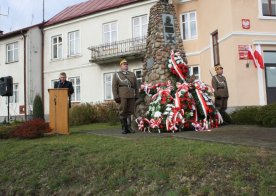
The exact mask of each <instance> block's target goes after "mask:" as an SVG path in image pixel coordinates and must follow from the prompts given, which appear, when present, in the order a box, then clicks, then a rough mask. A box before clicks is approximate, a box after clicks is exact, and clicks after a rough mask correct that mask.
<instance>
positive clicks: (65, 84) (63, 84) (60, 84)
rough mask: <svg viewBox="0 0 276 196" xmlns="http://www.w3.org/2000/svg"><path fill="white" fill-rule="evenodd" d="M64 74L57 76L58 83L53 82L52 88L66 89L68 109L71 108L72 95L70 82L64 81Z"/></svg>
mask: <svg viewBox="0 0 276 196" xmlns="http://www.w3.org/2000/svg"><path fill="white" fill-rule="evenodd" d="M66 78H67V76H66V73H65V72H61V73H60V74H59V81H58V82H55V85H54V88H68V89H69V90H68V98H69V108H71V95H72V94H73V93H74V87H73V85H72V82H70V81H67V80H66Z"/></svg>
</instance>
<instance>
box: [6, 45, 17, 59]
mask: <svg viewBox="0 0 276 196" xmlns="http://www.w3.org/2000/svg"><path fill="white" fill-rule="evenodd" d="M6 59H7V63H12V62H16V61H18V42H14V43H11V44H7V58H6Z"/></svg>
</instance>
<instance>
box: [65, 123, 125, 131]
mask: <svg viewBox="0 0 276 196" xmlns="http://www.w3.org/2000/svg"><path fill="white" fill-rule="evenodd" d="M119 127H120V125H119V124H115V125H109V124H108V123H95V124H88V125H80V126H72V127H70V132H71V133H76V132H82V131H93V130H99V129H115V128H119Z"/></svg>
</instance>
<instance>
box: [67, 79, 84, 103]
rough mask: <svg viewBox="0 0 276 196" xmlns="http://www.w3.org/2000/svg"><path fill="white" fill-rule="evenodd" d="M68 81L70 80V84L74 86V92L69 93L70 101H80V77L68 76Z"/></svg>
mask: <svg viewBox="0 0 276 196" xmlns="http://www.w3.org/2000/svg"><path fill="white" fill-rule="evenodd" d="M68 80H69V81H70V82H72V86H73V88H74V93H73V94H72V95H71V101H75V102H79V101H80V93H81V88H80V77H79V76H77V77H70V78H68Z"/></svg>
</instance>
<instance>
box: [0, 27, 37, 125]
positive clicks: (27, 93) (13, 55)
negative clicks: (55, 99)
mask: <svg viewBox="0 0 276 196" xmlns="http://www.w3.org/2000/svg"><path fill="white" fill-rule="evenodd" d="M41 65H42V33H41V29H40V25H36V26H31V27H28V28H24V29H20V30H17V31H13V32H9V33H6V34H1V35H0V78H2V77H6V76H11V77H12V78H13V96H11V97H10V98H9V99H10V104H9V113H10V118H11V119H12V120H15V119H17V120H25V119H27V118H28V116H29V115H32V105H33V100H34V97H35V95H37V94H38V95H40V96H41V95H42V83H41V78H42V74H41V73H42V72H41ZM0 108H1V110H0V121H3V120H4V119H6V121H7V120H8V119H7V113H8V98H7V97H0Z"/></svg>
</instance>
